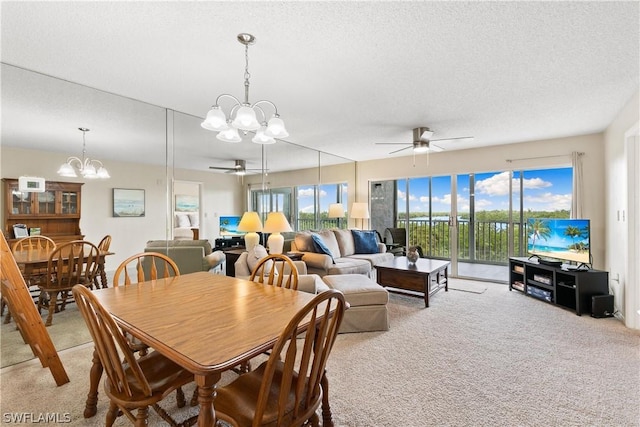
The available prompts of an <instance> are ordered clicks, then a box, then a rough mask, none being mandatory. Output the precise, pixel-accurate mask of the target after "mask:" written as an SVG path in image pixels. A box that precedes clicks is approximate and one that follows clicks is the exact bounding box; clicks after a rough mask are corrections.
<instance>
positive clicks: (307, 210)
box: [298, 205, 314, 213]
mask: <svg viewBox="0 0 640 427" xmlns="http://www.w3.org/2000/svg"><path fill="white" fill-rule="evenodd" d="M313 210H314V205H309V206H305V207H304V208H300V209H298V211H299V212H305V213H313Z"/></svg>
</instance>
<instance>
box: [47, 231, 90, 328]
mask: <svg viewBox="0 0 640 427" xmlns="http://www.w3.org/2000/svg"><path fill="white" fill-rule="evenodd" d="M99 256H100V251H99V249H98V247H97V246H96V245H94V244H93V243H91V242H88V241H86V240H73V241H71V242H67V243H64V244H61V245H60V246H57V247H56V248H55V249H54V250H53V252H51V254H50V255H49V260H48V262H47V275H46V277H45V278H44V280H42V281H41V282H40V283H38V287H39V288H40V297H39V299H38V310H40V309H42V308H46V309H48V310H49V314H48V316H47V321H46V322H45V325H46V326H50V325H51V323H52V322H53V313H54V312H56V311H62V310H64V309H65V308H66V304H67V301H68V300H69V299H71V288H73V287H74V286H75V285H78V284H80V285H83V286H86V287H92V286H93V279H94V277H95V275H96V273H97V271H98V259H99ZM45 295H46V298H48V303H47V301H46V299H45Z"/></svg>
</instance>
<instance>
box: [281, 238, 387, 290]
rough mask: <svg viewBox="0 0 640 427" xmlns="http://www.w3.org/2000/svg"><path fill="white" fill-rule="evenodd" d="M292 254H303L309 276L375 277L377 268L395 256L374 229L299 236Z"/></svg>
mask: <svg viewBox="0 0 640 427" xmlns="http://www.w3.org/2000/svg"><path fill="white" fill-rule="evenodd" d="M291 251H292V252H301V253H302V254H303V255H302V260H303V261H304V262H305V264H306V265H307V270H308V272H309V273H314V274H318V275H319V276H326V275H335V274H365V275H367V276H368V277H371V278H375V268H374V267H375V266H376V265H379V264H382V263H385V262H389V261H392V260H393V254H391V253H388V252H387V247H386V245H385V244H384V243H382V242H380V241H379V239H378V234H377V233H376V232H375V231H372V230H344V229H338V228H334V229H330V230H322V231H318V232H311V231H302V232H298V233H296V235H295V237H294V239H293V242H291Z"/></svg>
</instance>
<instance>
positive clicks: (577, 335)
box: [0, 279, 640, 427]
mask: <svg viewBox="0 0 640 427" xmlns="http://www.w3.org/2000/svg"><path fill="white" fill-rule="evenodd" d="M454 282H457V280H455V279H452V280H451V283H452V284H453V283H454ZM483 284H484V283H483ZM484 285H486V287H487V289H486V291H485V292H484V293H482V294H478V293H472V292H452V291H449V292H444V290H442V291H440V292H438V293H437V294H435V295H434V296H433V297H432V298H431V300H430V307H429V308H425V307H424V300H423V299H422V298H415V297H409V296H403V295H397V294H392V295H391V296H390V298H391V301H390V303H389V310H390V319H391V329H390V330H389V331H386V332H370V333H359V334H342V335H340V336H339V337H338V340H337V341H336V345H335V347H334V350H333V352H332V354H331V357H330V359H329V365H328V376H329V381H330V390H329V396H330V400H331V406H332V412H333V415H334V421H335V423H336V425H337V426H353V427H360V426H363V427H369V426H394V427H395V426H415V427H419V426H632V427H633V426H640V408H639V406H638V404H637V403H638V402H639V401H640V381H639V380H640V332H638V331H633V330H630V329H628V328H625V327H624V325H623V324H622V323H621V322H620V321H619V320H617V319H615V318H608V319H594V318H592V317H590V316H576V314H575V313H574V312H571V311H569V310H564V309H561V308H558V307H555V306H552V305H550V304H547V303H544V302H541V301H537V300H535V299H533V298H531V297H528V296H525V295H523V294H522V293H519V292H517V291H511V292H510V291H509V290H508V287H507V286H506V285H500V284H493V283H486V284H484ZM91 353H92V347H91V345H85V346H80V347H77V348H74V349H71V350H67V351H64V352H61V354H60V357H61V359H62V361H63V363H64V365H65V367H66V368H67V371H68V373H69V376H70V378H71V382H70V383H69V384H66V385H64V386H61V387H55V383H54V382H53V378H52V377H51V375H50V374H49V372H48V371H47V370H46V369H43V368H41V367H40V365H39V363H37V361H35V360H34V361H29V362H26V363H22V364H19V365H15V366H12V367H9V368H5V369H2V370H0V386H1V387H2V393H1V398H2V401H1V406H2V413H3V416H5V415H4V414H7V413H16V412H30V413H36V414H37V413H42V412H61V413H62V412H67V413H69V414H70V417H71V423H70V424H69V425H72V426H94V425H95V426H98V425H103V424H104V414H105V411H106V408H107V403H106V402H105V399H104V396H103V395H102V393H101V399H100V401H99V406H98V409H99V413H98V415H97V416H96V417H94V418H92V419H89V420H85V419H83V418H82V411H83V409H84V400H85V396H86V392H87V378H88V372H89V368H90V365H91ZM228 378H229V376H227V377H225V379H226V380H228ZM191 390H192V388H189V389H188V390H187V393H190V392H191ZM172 405H174V403H173V402H172V401H170V402H167V404H165V407H166V408H169V409H171V408H172V407H173V406H172ZM194 410H195V409H193V408H189V409H188V410H186V411H181V412H179V413H178V415H177V416H178V417H180V416H181V415H183V414H185V412H190V411H194ZM17 425H21V424H17ZM22 425H28V424H22ZM116 425H118V426H120V425H130V424H129V423H128V421H127V420H125V419H119V420H118V421H117V424H116ZM149 425H152V426H161V425H165V424H164V423H162V422H161V421H160V420H158V418H157V417H155V416H154V417H152V418H151V420H150V424H149Z"/></svg>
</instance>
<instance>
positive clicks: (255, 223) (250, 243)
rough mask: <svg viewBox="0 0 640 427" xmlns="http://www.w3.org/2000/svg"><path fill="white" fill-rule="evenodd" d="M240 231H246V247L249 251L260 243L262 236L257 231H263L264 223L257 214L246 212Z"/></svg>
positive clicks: (239, 226) (240, 224)
mask: <svg viewBox="0 0 640 427" xmlns="http://www.w3.org/2000/svg"><path fill="white" fill-rule="evenodd" d="M238 231H245V232H247V234H245V235H244V247H245V248H246V249H247V250H248V251H249V250H251V249H253V248H254V247H255V246H256V245H258V244H259V243H260V236H258V233H256V231H262V221H260V217H259V216H258V213H257V212H245V213H244V215H242V218H241V219H240V223H239V224H238Z"/></svg>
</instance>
